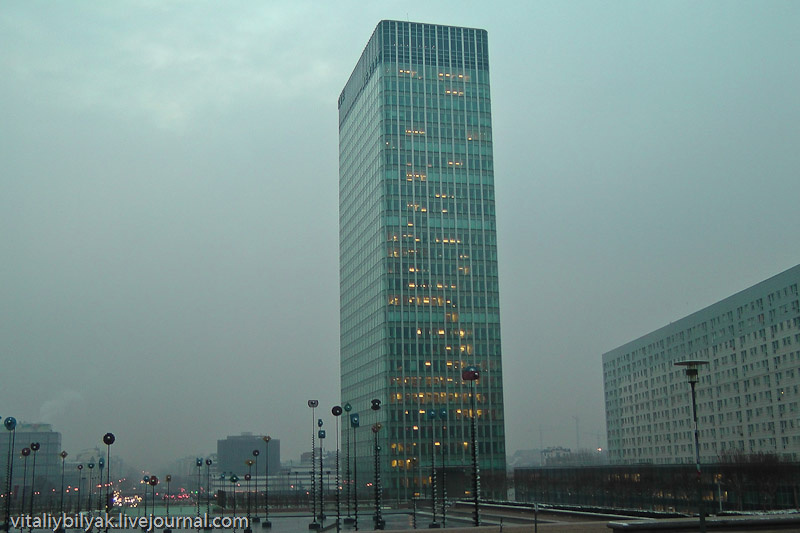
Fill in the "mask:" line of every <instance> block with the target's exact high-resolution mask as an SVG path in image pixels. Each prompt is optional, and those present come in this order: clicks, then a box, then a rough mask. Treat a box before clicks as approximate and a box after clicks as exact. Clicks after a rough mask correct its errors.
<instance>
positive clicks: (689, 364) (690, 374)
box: [675, 360, 708, 533]
mask: <svg viewBox="0 0 800 533" xmlns="http://www.w3.org/2000/svg"><path fill="white" fill-rule="evenodd" d="M707 364H708V361H700V360H694V361H679V362H677V363H675V366H682V367H684V369H685V370H686V377H687V379H688V380H689V385H690V386H691V388H692V418H693V419H694V458H695V465H696V468H697V514H698V515H699V517H700V531H701V533H705V531H706V515H705V509H704V508H703V483H702V479H701V476H700V434H699V432H698V429H697V397H696V395H695V386H696V385H697V382H698V380H699V378H698V376H697V374H698V370H699V369H700V367H701V366H703V365H707Z"/></svg>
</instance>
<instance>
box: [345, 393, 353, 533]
mask: <svg viewBox="0 0 800 533" xmlns="http://www.w3.org/2000/svg"><path fill="white" fill-rule="evenodd" d="M352 410H353V406H352V405H350V404H349V403H346V404H344V411H345V412H346V413H347V414H348V415H349V414H350V411H352ZM350 429H351V425H349V424H348V426H347V431H346V432H345V433H346V435H347V445H346V446H347V447H346V450H347V451H346V452H345V454H346V456H347V466H346V467H345V474H344V479H345V484H346V485H347V492H346V493H345V500H347V516H346V517H345V518H344V523H345V524H352V523H353V517H351V516H350V485H352V484H353V480H352V478H351V477H350Z"/></svg>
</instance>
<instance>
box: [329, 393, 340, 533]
mask: <svg viewBox="0 0 800 533" xmlns="http://www.w3.org/2000/svg"><path fill="white" fill-rule="evenodd" d="M331 414H332V415H333V418H334V420H336V533H339V532H340V531H341V530H342V524H341V519H342V505H341V499H340V498H341V496H340V494H339V492H340V491H339V417H340V416H342V408H341V406H338V405H334V406H333V408H332V409H331Z"/></svg>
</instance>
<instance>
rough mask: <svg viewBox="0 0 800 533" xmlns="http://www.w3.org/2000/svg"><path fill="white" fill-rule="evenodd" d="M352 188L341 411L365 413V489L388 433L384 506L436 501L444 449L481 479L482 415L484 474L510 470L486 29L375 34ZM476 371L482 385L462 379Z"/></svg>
mask: <svg viewBox="0 0 800 533" xmlns="http://www.w3.org/2000/svg"><path fill="white" fill-rule="evenodd" d="M339 179H340V185H339V220H340V222H339V231H340V234H339V240H340V291H341V292H340V298H341V301H340V309H341V317H340V318H341V384H342V401H343V402H347V403H350V404H351V405H352V406H353V412H358V413H359V415H360V428H359V429H357V430H355V431H356V432H357V435H355V440H356V441H357V451H356V452H355V453H354V454H353V455H355V456H357V457H358V472H359V479H358V485H359V486H360V487H362V489H361V490H364V489H363V487H364V484H365V483H366V482H367V481H371V478H370V476H373V475H374V466H373V465H374V463H373V451H374V444H375V441H374V434H373V432H372V431H371V427H372V426H373V425H374V424H377V423H380V424H381V425H382V427H381V429H380V431H378V433H377V436H378V443H379V444H380V446H381V460H380V464H381V475H382V484H383V487H384V490H385V491H386V494H387V496H391V497H399V498H409V497H411V496H413V495H414V494H419V495H421V496H424V495H425V494H426V493H427V492H429V491H430V483H431V463H432V461H433V460H434V459H433V457H434V455H433V454H434V453H435V461H436V465H437V467H441V466H442V465H443V464H444V466H445V468H447V469H448V471H451V470H456V469H461V470H464V471H469V469H470V466H471V448H470V446H471V444H470V443H471V431H470V430H471V425H470V424H471V417H472V416H473V414H474V416H475V417H476V420H477V442H478V454H479V463H480V469H481V475H482V476H483V478H484V479H488V477H489V476H490V475H491V474H492V473H495V474H496V473H497V472H504V471H505V467H506V462H505V428H504V416H503V377H502V376H503V375H502V363H501V349H500V302H499V293H498V278H497V245H496V242H497V240H496V229H495V202H494V171H493V160H492V127H491V107H490V98H489V66H488V52H487V37H486V32H485V31H484V30H478V29H470V28H457V27H449V26H438V25H432V24H419V23H410V22H397V21H382V22H381V23H379V24H378V26H377V28H376V29H375V32H374V33H373V35H372V38H371V39H370V40H369V43H368V44H367V46H366V48H365V49H364V52H363V54H362V56H361V58H360V60H359V61H358V64H357V65H356V67H355V69H354V71H353V73H352V75H351V77H350V79H349V81H348V82H347V85H346V86H345V88H344V90H343V91H342V93H341V96H340V97H339ZM467 366H476V367H477V368H478V369H479V370H480V379H479V381H477V382H476V383H475V382H468V381H463V380H462V370H463V369H464V368H465V367H467ZM473 383H474V385H473ZM472 386H474V387H475V388H474V391H473V389H472V388H471V387H472ZM473 392H474V397H473ZM373 398H376V399H379V400H381V402H382V404H381V408H380V409H379V410H377V411H374V410H371V409H370V401H371V400H372V399H373ZM473 400H474V404H475V409H474V413H473V409H472V404H473ZM342 438H343V439H346V438H350V439H351V442H352V440H353V434H352V432H351V434H350V436H349V437H348V435H345V434H343V435H342ZM351 453H352V452H351ZM467 490H469V489H468V488H467ZM449 496H450V497H454V498H455V497H463V496H464V494H459V493H455V494H452V493H451V494H449Z"/></svg>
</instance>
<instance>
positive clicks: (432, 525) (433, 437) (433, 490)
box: [428, 409, 440, 529]
mask: <svg viewBox="0 0 800 533" xmlns="http://www.w3.org/2000/svg"><path fill="white" fill-rule="evenodd" d="M428 418H429V419H430V421H431V512H432V513H433V522H431V523H430V524H428V528H429V529H436V528H438V527H440V526H439V522H437V521H436V445H437V444H438V443H437V442H436V409H428Z"/></svg>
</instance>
